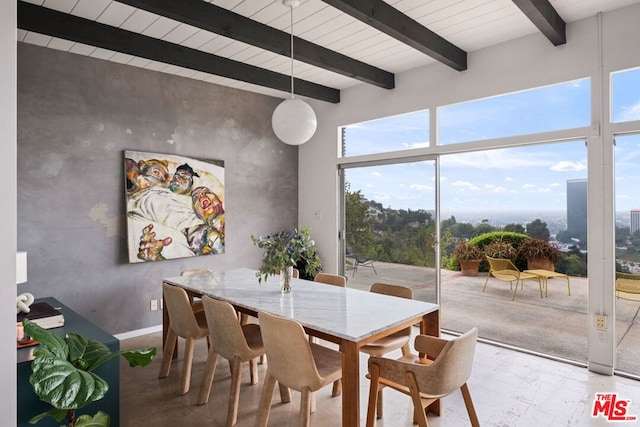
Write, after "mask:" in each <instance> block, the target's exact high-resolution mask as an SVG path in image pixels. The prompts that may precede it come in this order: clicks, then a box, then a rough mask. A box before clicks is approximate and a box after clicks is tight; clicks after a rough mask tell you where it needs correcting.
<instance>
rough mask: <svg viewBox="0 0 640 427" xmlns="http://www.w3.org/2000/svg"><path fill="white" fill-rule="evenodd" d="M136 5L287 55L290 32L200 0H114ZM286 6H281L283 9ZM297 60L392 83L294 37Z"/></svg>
mask: <svg viewBox="0 0 640 427" xmlns="http://www.w3.org/2000/svg"><path fill="white" fill-rule="evenodd" d="M118 1H119V2H120V3H124V4H128V5H129V6H133V7H136V8H139V9H143V10H146V11H147V12H152V13H155V14H157V15H161V16H165V17H167V18H171V19H174V20H176V21H179V22H184V23H186V24H189V25H192V26H194V27H198V28H201V29H203V30H206V31H210V32H212V33H216V34H220V35H221V36H225V37H228V38H230V39H234V40H238V41H241V42H244V43H247V44H250V45H253V46H257V47H259V48H261V49H265V50H268V51H270V52H274V53H277V54H279V55H284V56H287V57H290V56H291V43H290V42H291V35H290V33H286V32H284V31H280V30H278V29H275V28H273V27H270V26H268V25H265V24H262V23H260V22H257V21H254V20H252V19H249V18H247V17H245V16H242V15H239V14H237V13H235V12H232V11H230V10H228V9H224V8H222V7H220V6H216V5H214V4H211V3H207V2H204V1H202V0H179V1H176V0H118ZM284 10H287V11H288V9H286V8H285V7H284V6H283V11H284ZM293 51H294V57H295V59H297V60H298V61H302V62H306V63H307V64H311V65H314V66H316V67H320V68H323V69H325V70H329V71H333V72H334V73H338V74H341V75H343V76H347V77H351V78H354V79H357V80H360V81H362V82H365V83H369V84H372V85H375V86H378V87H382V88H385V89H393V88H394V87H395V77H394V75H393V73H390V72H388V71H384V70H381V69H380V68H376V67H374V66H371V65H369V64H365V63H364V62H361V61H358V60H356V59H353V58H350V57H348V56H346V55H342V54H340V53H337V52H334V51H332V50H329V49H327V48H325V47H322V46H319V45H316V44H313V43H311V42H308V41H306V40H304V39H301V38H298V37H294V41H293Z"/></svg>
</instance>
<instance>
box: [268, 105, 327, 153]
mask: <svg viewBox="0 0 640 427" xmlns="http://www.w3.org/2000/svg"><path fill="white" fill-rule="evenodd" d="M317 125H318V121H317V120H316V113H315V112H314V111H313V108H311V106H310V105H309V104H307V103H306V102H304V101H303V100H302V99H298V98H289V99H285V100H284V101H282V103H281V104H280V105H278V106H277V107H276V109H275V110H274V111H273V115H272V116H271V126H272V127H273V132H274V133H275V134H276V136H277V137H278V139H279V140H280V141H282V142H284V143H285V144H289V145H301V144H304V143H305V142H307V141H308V140H309V139H311V137H312V136H313V134H314V133H315V132H316V127H317Z"/></svg>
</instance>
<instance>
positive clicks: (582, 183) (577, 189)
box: [567, 179, 587, 241]
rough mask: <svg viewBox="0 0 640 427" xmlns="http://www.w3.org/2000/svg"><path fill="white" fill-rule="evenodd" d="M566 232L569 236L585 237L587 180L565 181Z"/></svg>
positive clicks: (582, 239)
mask: <svg viewBox="0 0 640 427" xmlns="http://www.w3.org/2000/svg"><path fill="white" fill-rule="evenodd" d="M567 232H568V233H569V234H570V236H571V237H575V238H578V239H580V240H581V241H585V240H586V238H587V180H586V179H570V180H568V181H567Z"/></svg>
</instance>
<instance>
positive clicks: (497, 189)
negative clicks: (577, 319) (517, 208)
mask: <svg viewBox="0 0 640 427" xmlns="http://www.w3.org/2000/svg"><path fill="white" fill-rule="evenodd" d="M484 188H485V189H486V190H487V191H490V192H492V193H505V192H506V191H507V189H506V188H504V187H501V186H498V185H493V184H485V186H484Z"/></svg>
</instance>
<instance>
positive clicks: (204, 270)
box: [180, 268, 212, 276]
mask: <svg viewBox="0 0 640 427" xmlns="http://www.w3.org/2000/svg"><path fill="white" fill-rule="evenodd" d="M209 273H212V271H211V270H209V269H208V268H194V269H192V270H184V271H182V273H180V275H181V276H195V275H196V274H209Z"/></svg>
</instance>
